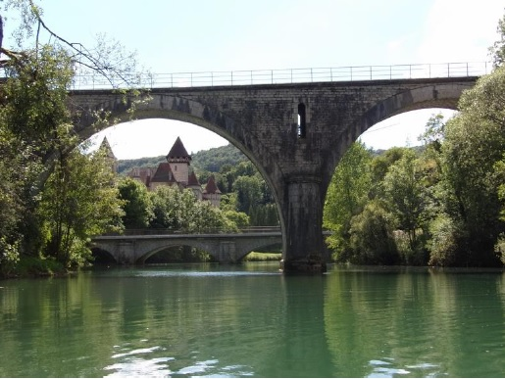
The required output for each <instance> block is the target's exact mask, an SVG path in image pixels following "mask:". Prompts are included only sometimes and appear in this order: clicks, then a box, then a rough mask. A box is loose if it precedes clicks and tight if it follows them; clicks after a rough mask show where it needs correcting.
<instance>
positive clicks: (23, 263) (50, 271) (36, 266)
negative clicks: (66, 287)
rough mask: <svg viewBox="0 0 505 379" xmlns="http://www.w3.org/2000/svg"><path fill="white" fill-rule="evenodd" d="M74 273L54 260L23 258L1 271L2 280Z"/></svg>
mask: <svg viewBox="0 0 505 379" xmlns="http://www.w3.org/2000/svg"><path fill="white" fill-rule="evenodd" d="M72 273H74V272H73V271H70V270H68V269H67V268H65V267H64V266H63V265H62V264H61V263H60V262H57V261H55V260H54V259H45V258H39V257H22V258H21V259H20V260H19V262H17V263H16V264H15V265H13V266H12V267H4V268H2V271H0V279H13V278H37V277H53V276H66V275H69V274H72Z"/></svg>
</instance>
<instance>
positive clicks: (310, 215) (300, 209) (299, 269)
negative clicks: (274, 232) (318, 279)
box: [281, 176, 327, 273]
mask: <svg viewBox="0 0 505 379" xmlns="http://www.w3.org/2000/svg"><path fill="white" fill-rule="evenodd" d="M320 187H321V184H320V181H319V180H318V179H317V178H307V177H306V176H303V177H298V178H292V179H291V180H290V181H289V182H288V183H287V192H288V196H287V204H286V205H285V209H287V220H286V221H287V222H286V223H285V225H286V229H287V230H286V246H285V251H284V254H283V261H282V263H281V269H282V270H283V271H284V272H285V273H323V272H325V271H326V261H327V257H326V254H325V251H326V249H324V241H323V229H322V221H323V204H322V200H321V188H320ZM284 213H285V212H284Z"/></svg>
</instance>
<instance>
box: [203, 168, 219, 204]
mask: <svg viewBox="0 0 505 379" xmlns="http://www.w3.org/2000/svg"><path fill="white" fill-rule="evenodd" d="M202 197H203V200H208V201H210V203H211V204H212V205H213V206H215V207H217V208H219V203H220V202H221V191H220V190H219V188H218V187H217V185H216V181H215V180H214V176H212V175H211V176H210V178H209V180H208V182H207V185H206V186H205V189H204V190H203V194H202Z"/></svg>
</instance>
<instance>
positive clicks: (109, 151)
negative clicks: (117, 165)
mask: <svg viewBox="0 0 505 379" xmlns="http://www.w3.org/2000/svg"><path fill="white" fill-rule="evenodd" d="M99 149H100V150H102V151H105V154H106V155H107V157H108V158H112V159H116V156H115V155H114V152H113V151H112V147H110V143H109V140H108V139H107V137H103V140H102V143H101V144H100V147H99Z"/></svg>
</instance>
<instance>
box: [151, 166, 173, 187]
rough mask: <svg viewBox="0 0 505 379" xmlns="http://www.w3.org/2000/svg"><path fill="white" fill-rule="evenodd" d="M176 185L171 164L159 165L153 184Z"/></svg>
mask: <svg viewBox="0 0 505 379" xmlns="http://www.w3.org/2000/svg"><path fill="white" fill-rule="evenodd" d="M153 182H158V183H160V182H161V183H176V180H175V177H174V174H173V173H172V169H171V168H170V163H168V162H162V163H160V164H159V165H158V168H157V169H156V172H155V173H154V175H153V176H152V178H151V183H153Z"/></svg>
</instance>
